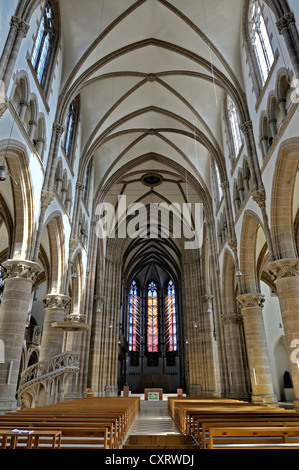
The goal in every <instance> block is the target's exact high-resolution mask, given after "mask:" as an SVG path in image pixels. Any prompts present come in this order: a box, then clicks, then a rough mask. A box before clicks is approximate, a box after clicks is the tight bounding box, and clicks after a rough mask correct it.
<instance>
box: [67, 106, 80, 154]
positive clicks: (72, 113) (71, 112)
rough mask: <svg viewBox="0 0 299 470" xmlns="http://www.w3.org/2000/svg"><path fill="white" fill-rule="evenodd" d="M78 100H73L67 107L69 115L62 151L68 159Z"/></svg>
mask: <svg viewBox="0 0 299 470" xmlns="http://www.w3.org/2000/svg"><path fill="white" fill-rule="evenodd" d="M77 106H78V100H77V98H75V99H74V100H73V101H72V102H71V104H70V107H69V113H68V118H67V123H66V128H65V138H64V150H65V153H66V155H67V157H68V158H70V156H71V151H72V144H73V137H74V131H75V124H76V119H77Z"/></svg>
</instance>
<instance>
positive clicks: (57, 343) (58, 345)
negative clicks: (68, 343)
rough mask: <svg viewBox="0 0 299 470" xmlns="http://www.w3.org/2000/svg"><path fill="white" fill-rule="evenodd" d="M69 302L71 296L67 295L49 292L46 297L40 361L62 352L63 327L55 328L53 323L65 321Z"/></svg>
mask: <svg viewBox="0 0 299 470" xmlns="http://www.w3.org/2000/svg"><path fill="white" fill-rule="evenodd" d="M69 302H70V298H69V297H68V296H66V295H59V294H49V295H46V296H45V298H44V307H45V320H44V326H43V336H42V343H41V354H40V361H43V360H46V359H51V358H52V357H53V356H56V355H57V354H60V353H62V342H63V335H64V332H63V330H62V329H61V328H55V327H53V326H52V325H53V324H55V323H56V322H63V321H64V317H65V312H66V307H67V305H68V304H69Z"/></svg>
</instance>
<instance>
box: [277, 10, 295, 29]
mask: <svg viewBox="0 0 299 470" xmlns="http://www.w3.org/2000/svg"><path fill="white" fill-rule="evenodd" d="M295 22H296V21H295V16H294V13H292V12H289V13H286V14H285V15H284V16H282V17H281V18H280V19H279V20H278V21H277V22H276V27H277V30H278V32H279V34H283V32H284V31H285V30H286V29H289V27H290V26H291V25H294V24H295Z"/></svg>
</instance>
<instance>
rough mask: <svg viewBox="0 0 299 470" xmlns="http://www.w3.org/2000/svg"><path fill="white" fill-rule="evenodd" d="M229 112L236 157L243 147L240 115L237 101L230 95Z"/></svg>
mask: <svg viewBox="0 0 299 470" xmlns="http://www.w3.org/2000/svg"><path fill="white" fill-rule="evenodd" d="M227 112H228V119H229V125H230V130H231V138H232V143H233V150H234V158H237V156H238V154H239V152H240V149H241V147H242V137H241V131H240V122H239V115H238V111H237V108H236V105H235V103H234V102H233V100H232V99H231V97H230V96H228V97H227Z"/></svg>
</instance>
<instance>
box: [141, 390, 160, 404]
mask: <svg viewBox="0 0 299 470" xmlns="http://www.w3.org/2000/svg"><path fill="white" fill-rule="evenodd" d="M144 399H145V400H148V401H158V400H163V388H145V389H144Z"/></svg>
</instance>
